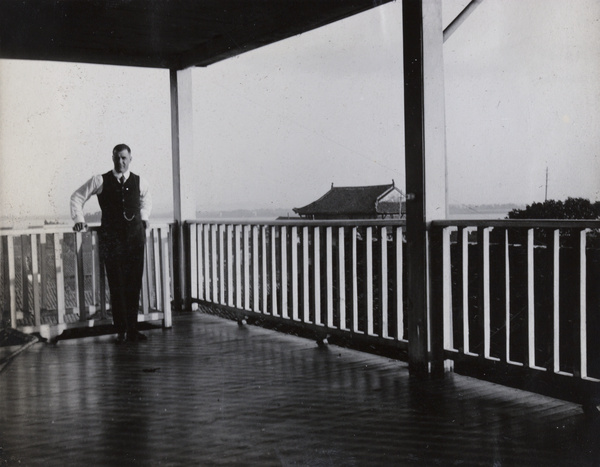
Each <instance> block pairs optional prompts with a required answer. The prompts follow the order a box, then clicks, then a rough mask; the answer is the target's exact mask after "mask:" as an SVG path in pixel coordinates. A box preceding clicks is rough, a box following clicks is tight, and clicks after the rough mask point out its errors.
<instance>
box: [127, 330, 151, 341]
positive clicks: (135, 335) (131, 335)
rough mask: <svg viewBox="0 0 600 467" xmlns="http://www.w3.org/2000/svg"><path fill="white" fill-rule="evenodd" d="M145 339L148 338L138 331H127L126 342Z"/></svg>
mask: <svg viewBox="0 0 600 467" xmlns="http://www.w3.org/2000/svg"><path fill="white" fill-rule="evenodd" d="M147 340H148V338H147V337H146V336H145V335H144V334H142V333H141V332H139V331H135V332H128V333H127V341H128V342H138V341H147Z"/></svg>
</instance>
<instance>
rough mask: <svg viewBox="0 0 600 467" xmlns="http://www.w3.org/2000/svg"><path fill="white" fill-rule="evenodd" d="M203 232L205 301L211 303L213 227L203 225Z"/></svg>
mask: <svg viewBox="0 0 600 467" xmlns="http://www.w3.org/2000/svg"><path fill="white" fill-rule="evenodd" d="M202 230H203V235H202V242H203V245H204V254H203V259H204V297H203V298H204V300H206V301H209V302H210V301H211V295H210V281H211V275H210V261H211V259H210V256H211V255H210V246H209V245H210V243H209V242H210V237H211V227H210V224H202Z"/></svg>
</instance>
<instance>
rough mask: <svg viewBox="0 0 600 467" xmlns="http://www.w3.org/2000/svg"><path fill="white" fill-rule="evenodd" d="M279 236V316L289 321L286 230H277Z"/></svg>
mask: <svg viewBox="0 0 600 467" xmlns="http://www.w3.org/2000/svg"><path fill="white" fill-rule="evenodd" d="M279 232H280V235H281V315H282V316H283V317H284V318H286V319H289V317H290V316H289V310H288V270H287V264H288V262H287V228H286V227H285V226H282V227H281V228H280V229H279Z"/></svg>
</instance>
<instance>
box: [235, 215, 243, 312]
mask: <svg viewBox="0 0 600 467" xmlns="http://www.w3.org/2000/svg"><path fill="white" fill-rule="evenodd" d="M241 248H242V226H240V225H236V226H235V255H234V256H235V306H236V307H237V308H242V261H241V260H242V257H243V255H244V254H243V253H242V252H241Z"/></svg>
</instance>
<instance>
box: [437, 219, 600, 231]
mask: <svg viewBox="0 0 600 467" xmlns="http://www.w3.org/2000/svg"><path fill="white" fill-rule="evenodd" d="M430 225H431V227H434V228H435V227H505V228H536V227H538V228H541V229H561V228H562V229H568V228H574V229H600V220H593V219H590V220H587V219H583V220H580V219H577V220H562V219H526V220H525V219H456V220H454V219H451V220H437V221H432V222H431V223H430Z"/></svg>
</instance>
